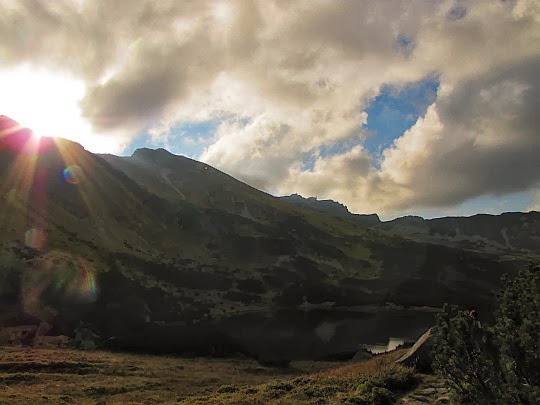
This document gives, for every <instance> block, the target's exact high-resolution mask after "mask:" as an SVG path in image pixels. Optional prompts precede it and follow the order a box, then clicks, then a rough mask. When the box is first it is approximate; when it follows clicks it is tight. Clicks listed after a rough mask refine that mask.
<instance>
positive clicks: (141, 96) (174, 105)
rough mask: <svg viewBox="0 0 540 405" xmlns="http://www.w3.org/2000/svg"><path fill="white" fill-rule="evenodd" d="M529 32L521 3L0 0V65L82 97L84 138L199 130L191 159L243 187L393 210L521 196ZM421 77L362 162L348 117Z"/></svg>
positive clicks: (533, 53) (361, 117) (533, 124)
mask: <svg viewBox="0 0 540 405" xmlns="http://www.w3.org/2000/svg"><path fill="white" fill-rule="evenodd" d="M539 22H540V9H539V6H538V3H537V2H535V1H525V0H522V1H518V0H516V1H512V2H493V1H488V0H486V1H475V2H462V1H451V0H440V1H432V2H425V1H415V0H407V1H397V0H396V1H394V0H378V1H363V2H354V1H349V2H338V1H333V0H317V1H302V0H299V1H296V2H282V1H270V0H268V1H264V2H255V1H253V2H247V1H219V0H216V1H183V2H178V1H173V0H164V1H160V2H155V1H150V0H129V1H128V0H122V1H115V2H110V1H106V0H94V1H84V0H81V1H67V0H65V1H62V0H58V1H55V2H33V1H19V2H10V1H4V2H1V3H0V36H1V37H2V38H3V41H2V42H1V43H0V67H2V68H6V67H10V66H15V65H20V64H26V65H28V66H30V67H34V68H35V69H37V68H39V69H48V70H54V71H56V72H62V73H64V74H67V75H70V76H73V77H76V78H77V79H78V80H80V81H82V82H83V83H84V85H85V92H84V97H83V99H82V100H81V103H80V105H79V108H80V109H81V116H82V117H84V119H85V120H86V121H87V122H89V123H90V124H91V125H92V127H93V128H94V130H95V131H97V132H99V133H100V134H107V133H110V134H118V133H122V136H123V137H124V138H134V137H135V136H137V135H140V134H141V132H146V133H148V134H149V136H151V138H152V139H153V140H159V139H164V140H167V139H169V137H168V136H167V133H168V132H169V131H171V130H172V129H173V128H175V127H178V126H179V125H181V124H182V123H186V122H196V121H215V122H217V124H216V130H215V133H214V136H213V138H212V139H211V140H212V143H211V144H209V145H208V146H207V147H206V149H205V150H204V152H203V153H202V155H201V156H200V158H201V159H202V160H204V161H206V162H208V163H209V164H212V165H215V166H217V167H218V168H220V169H222V170H225V171H226V172H228V173H230V174H232V175H235V176H237V177H239V178H240V179H242V180H245V181H248V182H250V183H251V184H253V185H254V186H257V187H261V188H263V189H264V190H266V191H271V192H275V193H292V192H301V193H307V194H317V195H320V196H325V197H328V198H334V199H339V200H341V201H342V202H344V203H346V204H347V205H348V206H349V208H350V209H352V210H356V211H370V212H372V211H378V212H405V211H406V210H410V209H417V208H418V207H446V206H449V205H453V204H458V203H460V202H463V201H465V200H466V199H468V198H472V197H474V196H478V195H481V194H492V195H501V194H504V193H509V192H514V191H519V190H525V189H529V188H530V187H532V186H531V185H532V184H533V183H534V182H537V181H538V177H537V175H536V174H535V172H536V173H538V172H539V170H536V169H537V165H536V163H535V161H534V160H533V156H532V151H533V150H534V148H536V147H538V136H537V135H536V136H535V134H537V129H538V121H537V119H536V118H535V114H534V113H533V110H534V107H535V105H537V104H538V79H537V78H536V77H535V75H534V73H533V71H534V70H535V69H536V71H538V61H537V57H538V54H539V52H538V48H537V46H536V44H537V43H538V41H539V40H540V29H539ZM429 75H436V76H437V77H438V78H439V80H440V83H441V85H440V88H439V92H438V95H437V99H436V100H435V102H434V103H433V105H432V106H431V107H430V108H429V110H428V112H427V114H426V116H425V117H424V118H421V119H419V120H418V122H416V124H415V125H414V126H413V127H412V128H411V129H410V130H409V131H408V132H407V133H405V134H404V135H403V136H401V137H400V138H399V139H397V140H396V141H395V143H394V144H393V146H391V147H390V148H388V149H386V150H385V151H384V153H383V158H382V160H381V161H379V162H377V163H378V164H374V163H375V162H374V161H373V158H372V157H371V156H370V155H369V153H368V152H367V151H366V149H365V148H364V147H362V144H363V141H364V139H365V138H366V135H367V134H366V133H364V130H363V128H362V124H363V123H365V122H366V118H367V117H366V113H365V110H366V109H367V108H368V106H369V104H370V102H371V101H372V100H373V99H374V98H375V97H376V96H377V95H378V94H379V93H380V91H381V89H383V88H385V86H395V87H400V86H405V85H406V84H407V83H413V82H417V81H419V80H421V79H422V78H425V77H428V76H429ZM111 136H116V135H111ZM178 142H181V140H178ZM336 145H339V146H340V148H337V147H336ZM344 148H345V149H344ZM329 149H331V150H334V154H330V155H328V154H325V153H324V151H325V150H329ZM336 150H338V152H336ZM308 159H309V160H312V161H314V162H315V163H314V166H313V168H306V165H305V161H306V160H308ZM379 167H380V168H379Z"/></svg>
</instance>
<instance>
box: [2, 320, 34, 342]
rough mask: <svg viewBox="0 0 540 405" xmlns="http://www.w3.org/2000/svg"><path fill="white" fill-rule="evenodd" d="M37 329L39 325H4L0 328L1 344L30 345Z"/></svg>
mask: <svg viewBox="0 0 540 405" xmlns="http://www.w3.org/2000/svg"><path fill="white" fill-rule="evenodd" d="M37 330H38V326H37V325H21V326H12V327H3V328H1V329H0V344H4V345H15V346H21V345H23V346H27V345H30V344H31V343H32V341H33V339H34V336H35V335H36V333H37Z"/></svg>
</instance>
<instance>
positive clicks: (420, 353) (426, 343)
mask: <svg viewBox="0 0 540 405" xmlns="http://www.w3.org/2000/svg"><path fill="white" fill-rule="evenodd" d="M432 335H433V328H429V329H428V330H427V331H426V333H424V334H423V335H422V336H420V338H419V339H418V340H417V341H416V343H415V344H414V345H413V347H411V348H410V349H409V350H408V351H407V353H405V354H404V355H403V356H401V357H400V358H399V359H398V360H397V363H401V364H404V365H406V366H409V367H415V368H416V369H418V370H420V371H428V370H430V369H431V346H432V343H433V340H432V339H431V336H432Z"/></svg>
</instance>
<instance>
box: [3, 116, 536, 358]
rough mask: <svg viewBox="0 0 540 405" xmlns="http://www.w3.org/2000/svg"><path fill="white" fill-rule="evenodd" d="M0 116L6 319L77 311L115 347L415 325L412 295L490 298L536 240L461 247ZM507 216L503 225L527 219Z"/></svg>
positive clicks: (67, 324) (195, 166)
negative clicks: (43, 134)
mask: <svg viewBox="0 0 540 405" xmlns="http://www.w3.org/2000/svg"><path fill="white" fill-rule="evenodd" d="M0 125H1V126H0V131H1V132H0V134H1V136H0V179H1V180H0V213H1V214H0V252H1V256H0V257H1V260H0V303H1V305H2V309H3V311H2V316H1V317H0V322H2V323H4V324H16V323H21V322H39V321H47V322H49V323H51V324H52V325H53V326H54V328H53V330H52V332H51V333H64V334H71V333H73V330H74V328H75V327H76V326H77V325H78V324H79V322H80V321H84V322H87V323H90V324H91V325H92V326H93V327H94V328H95V329H96V330H97V331H98V332H99V334H100V335H101V336H102V337H103V338H109V337H113V336H114V339H112V340H108V342H109V343H110V344H112V343H111V342H114V345H116V346H118V347H122V348H131V349H144V350H165V351H186V350H192V351H198V352H204V353H208V352H210V353H214V354H216V353H224V352H230V351H244V352H248V353H251V354H254V355H257V356H263V357H278V358H279V357H287V358H291V357H305V358H315V357H320V356H326V355H329V354H331V353H335V352H340V351H351V350H355V349H356V347H357V345H358V344H359V343H370V342H372V343H375V342H379V341H381V340H384V339H387V338H388V336H401V337H403V338H405V339H412V338H414V337H416V335H417V334H418V333H419V332H421V329H422V328H423V327H424V326H426V325H429V324H430V323H431V322H432V319H433V318H432V315H431V313H430V312H429V311H427V312H426V311H425V310H419V309H415V307H425V306H428V307H438V306H440V305H442V303H443V302H446V301H450V302H454V303H459V304H462V305H468V306H477V307H485V306H489V305H490V302H491V299H492V297H493V292H494V291H495V290H496V288H497V285H498V280H499V278H500V276H501V274H503V273H504V272H507V271H510V272H513V271H515V270H516V269H517V268H518V267H520V266H522V265H523V263H525V262H526V261H527V260H529V259H530V257H531V255H533V254H534V252H536V253H537V252H538V250H535V249H531V250H527V251H525V250H524V251H521V250H518V249H515V247H516V245H517V243H516V241H519V240H521V239H519V238H520V237H521V238H522V239H523V240H525V241H529V242H531V241H532V242H531V243H532V247H533V248H534V247H535V246H534V241H535V239H533V237H532V236H528V234H526V232H522V233H521V235H522V236H520V237H513V236H512V238H513V239H511V243H510V246H507V249H505V250H504V255H502V254H501V251H499V250H493V251H489V250H486V249H476V250H475V249H468V248H466V249H464V248H462V247H460V246H457V245H452V244H448V243H446V241H441V240H439V239H438V238H432V237H431V235H430V233H429V232H427V231H426V232H425V231H423V230H422V232H418V233H419V234H421V236H422V237H418V235H416V234H412V233H407V232H402V231H401V230H399V229H395V228H394V227H393V225H392V226H390V225H386V224H387V223H382V226H381V223H379V221H373V220H372V219H370V220H369V221H368V223H366V222H365V221H363V220H360V221H359V220H357V219H355V218H354V216H353V219H352V220H351V219H349V218H348V217H347V216H346V215H340V216H335V215H331V214H328V213H326V212H324V210H323V211H321V210H314V209H312V208H309V207H303V206H298V205H296V204H291V203H290V202H288V201H286V200H282V199H279V198H275V197H272V196H270V195H268V194H265V193H263V192H261V191H258V190H256V189H254V188H252V187H250V186H248V185H246V184H244V183H241V182H239V181H237V180H235V179H233V178H232V177H230V176H228V175H226V174H224V173H222V172H220V171H218V170H216V169H214V168H212V167H210V166H208V165H205V164H203V163H200V162H195V161H193V160H190V159H187V158H184V157H180V156H175V155H172V154H170V153H169V152H167V151H165V150H155V151H153V150H149V149H141V150H138V151H136V152H135V153H134V155H133V156H132V157H128V158H120V157H115V156H111V155H94V154H91V153H89V152H87V151H85V150H84V149H83V148H82V147H81V146H80V145H78V144H75V143H73V142H69V141H65V140H61V139H54V140H53V139H50V138H41V139H37V138H34V137H32V134H31V132H30V131H28V130H27V129H24V128H20V127H17V124H16V123H14V122H13V121H11V120H9V119H7V118H2V119H1V120H0ZM520 215H521V216H520V217H515V218H514V217H509V221H510V222H512V221H514V222H515V221H518V222H519V223H524V222H523V221H522V219H521V218H522V217H525V218H527V219H526V221H525V222H526V223H528V224H529V225H528V226H529V227H531V229H536V227H537V226H538V217H537V215H536V214H535V213H530V214H520ZM465 222H467V221H466V220H465ZM488 222H489V221H488ZM505 224H506V222H505ZM460 226H461V225H460ZM493 226H494V227H495V228H496V227H497V226H498V225H493ZM486 227H487V228H486V229H488V228H489V227H488V226H487V225H486ZM505 228H506V229H511V230H512V229H514V225H508V224H506V225H505ZM463 229H465V228H463ZM489 229H491V228H489ZM520 229H521V228H520ZM490 232H491V231H490ZM507 234H508V235H514V234H515V232H513V231H512V232H507ZM517 234H519V232H518V233H516V235H517ZM425 235H430V236H429V237H424V236H425ZM443 242H444V243H443ZM529 242H527V243H529ZM524 243H525V242H524ZM404 307H411V308H410V309H404Z"/></svg>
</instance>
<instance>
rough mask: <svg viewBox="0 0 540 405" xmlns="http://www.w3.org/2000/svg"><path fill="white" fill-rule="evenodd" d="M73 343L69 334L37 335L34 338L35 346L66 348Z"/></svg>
mask: <svg viewBox="0 0 540 405" xmlns="http://www.w3.org/2000/svg"><path fill="white" fill-rule="evenodd" d="M70 343H71V338H70V337H69V336H64V335H60V336H36V337H35V338H34V342H33V346H34V347H48V348H65V347H68V346H69V345H70Z"/></svg>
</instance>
